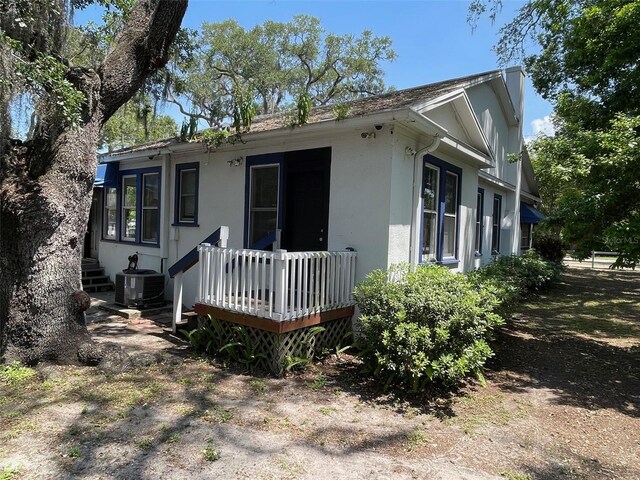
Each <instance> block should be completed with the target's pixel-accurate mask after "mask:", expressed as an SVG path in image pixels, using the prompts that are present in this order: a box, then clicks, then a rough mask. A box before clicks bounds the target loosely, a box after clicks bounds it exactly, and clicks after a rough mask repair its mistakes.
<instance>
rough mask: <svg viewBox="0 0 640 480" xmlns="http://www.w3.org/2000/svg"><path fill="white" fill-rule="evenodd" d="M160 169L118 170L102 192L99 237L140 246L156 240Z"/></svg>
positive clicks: (158, 230) (152, 243)
mask: <svg viewBox="0 0 640 480" xmlns="http://www.w3.org/2000/svg"><path fill="white" fill-rule="evenodd" d="M160 173H161V169H160V168H145V169H141V170H128V171H124V172H120V177H119V178H120V180H119V182H118V186H117V187H116V188H108V189H107V191H106V192H105V195H104V214H105V215H104V220H103V231H102V238H103V239H105V240H116V241H117V240H119V241H121V242H131V243H138V244H144V245H152V246H158V245H159V243H160Z"/></svg>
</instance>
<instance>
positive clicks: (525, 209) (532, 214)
mask: <svg viewBox="0 0 640 480" xmlns="http://www.w3.org/2000/svg"><path fill="white" fill-rule="evenodd" d="M540 220H544V215H543V214H541V213H540V212H539V211H538V210H536V209H535V208H533V207H532V206H531V205H527V204H526V203H521V204H520V223H538V222H539V221H540Z"/></svg>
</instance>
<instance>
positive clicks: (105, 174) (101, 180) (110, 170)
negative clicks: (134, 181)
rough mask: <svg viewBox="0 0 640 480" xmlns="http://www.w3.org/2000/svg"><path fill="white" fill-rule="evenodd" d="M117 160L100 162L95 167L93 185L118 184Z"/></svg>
mask: <svg viewBox="0 0 640 480" xmlns="http://www.w3.org/2000/svg"><path fill="white" fill-rule="evenodd" d="M118 170H119V167H118V162H112V163H101V164H99V165H98V168H96V180H95V181H94V182H93V186H94V187H115V186H117V185H118Z"/></svg>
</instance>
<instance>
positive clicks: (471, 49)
mask: <svg viewBox="0 0 640 480" xmlns="http://www.w3.org/2000/svg"><path fill="white" fill-rule="evenodd" d="M523 3H524V2H521V1H515V0H505V1H504V8H503V11H502V14H501V16H500V17H498V19H497V21H496V24H495V25H491V22H490V21H489V19H488V18H487V19H484V20H483V21H482V22H480V24H479V25H478V28H477V30H476V31H475V32H472V31H471V28H470V27H469V25H468V24H467V7H468V5H469V1H468V0H411V1H393V0H377V1H371V0H356V1H343V0H258V1H256V0H251V1H250V0H190V2H189V8H188V10H187V13H186V15H185V18H184V20H183V23H182V24H183V26H185V27H189V28H195V29H198V28H199V27H200V25H201V24H202V22H218V21H222V20H225V19H227V18H234V19H235V20H236V21H238V22H239V23H240V24H241V25H242V26H244V27H245V28H249V27H252V26H254V25H256V24H259V23H262V22H264V21H265V20H267V19H270V20H277V21H289V20H291V18H292V17H293V16H294V15H296V14H300V13H304V14H308V15H313V16H316V17H318V18H320V19H321V23H322V25H323V27H324V28H325V29H326V30H327V31H330V32H333V33H338V34H346V33H352V34H358V33H360V32H362V31H363V30H365V29H368V30H371V31H372V32H373V33H374V34H375V35H379V36H384V35H386V36H388V37H390V38H391V40H392V41H393V48H394V50H395V51H396V53H397V54H398V58H397V59H396V60H395V61H394V62H392V63H388V64H386V65H385V66H384V70H385V72H386V78H385V81H386V83H387V85H389V86H393V87H395V88H397V89H402V88H409V87H415V86H417V85H424V84H427V83H432V82H437V81H440V80H446V79H448V78H455V77H461V76H465V75H469V74H473V73H480V72H485V71H488V70H494V69H496V68H498V63H497V59H496V56H495V54H494V52H493V51H492V49H491V47H492V46H493V44H494V43H495V41H496V39H497V35H498V29H499V26H500V25H502V24H503V23H505V22H506V21H507V20H509V19H510V18H512V17H513V15H514V12H515V11H516V10H517V9H518V7H519V6H520V5H522V4H523ZM94 15H95V12H77V13H76V15H75V20H76V23H77V24H82V23H84V22H85V21H86V20H87V18H91V17H92V16H94ZM94 18H95V17H94ZM167 113H171V112H169V111H168V112H167ZM550 113H551V105H550V104H549V103H548V102H546V101H544V100H543V99H542V98H540V97H539V96H538V95H536V93H535V91H534V90H533V87H532V86H531V84H530V83H528V84H527V89H526V93H525V122H524V125H523V127H524V134H525V136H532V135H534V134H536V133H537V131H538V130H539V129H541V128H545V127H546V125H547V121H548V116H549V115H550ZM545 117H547V119H546V120H545ZM181 121H182V119H181V118H178V123H181Z"/></svg>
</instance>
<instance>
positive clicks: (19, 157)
mask: <svg viewBox="0 0 640 480" xmlns="http://www.w3.org/2000/svg"><path fill="white" fill-rule="evenodd" d="M186 6H187V0H141V1H140V2H138V4H136V6H135V7H134V9H133V10H132V11H131V13H130V14H129V16H128V19H127V21H126V23H125V26H124V27H123V30H122V31H121V33H120V34H119V35H118V37H117V38H116V41H115V46H114V48H113V50H112V51H111V53H109V55H108V56H107V58H106V60H105V62H104V64H103V66H102V68H101V69H100V70H99V71H98V72H92V71H81V70H78V69H76V70H70V72H69V74H68V78H69V79H70V80H71V81H72V82H73V83H74V85H76V87H77V88H78V89H80V90H81V91H83V93H85V95H86V98H87V102H86V104H85V106H84V110H83V116H82V124H81V126H80V128H72V127H65V128H59V127H57V126H56V125H47V124H46V122H47V119H46V118H44V119H43V122H44V124H42V125H40V128H39V132H41V133H40V136H38V133H36V137H35V138H34V140H33V141H31V142H28V143H25V144H22V143H20V142H13V143H12V144H11V145H10V146H9V147H7V148H6V149H5V150H4V152H5V154H4V155H3V158H0V173H2V175H0V179H2V184H1V185H0V358H2V357H4V358H5V359H6V360H9V359H18V360H21V361H23V362H25V363H28V364H35V363H37V362H38V361H41V360H50V361H55V362H59V363H77V362H78V361H79V360H87V359H90V360H96V359H99V358H97V356H95V355H92V354H91V353H90V351H89V350H90V349H87V348H83V349H82V351H83V355H82V356H81V357H84V358H79V356H78V355H79V352H78V349H79V347H80V346H83V345H85V346H86V345H90V344H91V343H90V342H91V341H90V336H89V333H88V331H87V328H86V326H85V317H84V311H85V310H86V309H87V308H88V307H89V297H88V295H87V294H86V293H84V292H83V291H82V283H81V257H82V246H83V239H84V235H85V233H86V230H87V221H88V216H89V209H90V206H91V195H92V189H93V182H94V177H95V169H96V163H97V162H96V148H97V144H98V134H99V131H100V128H101V127H102V125H103V124H104V122H106V121H107V120H108V119H109V117H110V116H111V115H113V113H115V111H116V110H117V109H118V108H119V107H120V106H121V105H122V104H123V103H125V102H126V101H127V100H128V99H129V98H131V96H132V95H133V94H134V93H135V91H136V90H137V89H138V88H139V87H140V85H141V84H142V82H143V81H144V79H145V78H146V77H147V76H148V75H149V74H150V73H151V72H152V71H153V70H155V69H157V68H159V67H161V66H163V65H164V64H165V63H166V61H167V53H168V49H169V46H170V45H171V42H172V41H173V39H174V38H175V35H176V33H177V31H178V28H179V26H180V22H181V21H182V17H183V15H184V12H185V10H186ZM52 132H55V135H52ZM0 151H2V149H0ZM88 352H89V353H88Z"/></svg>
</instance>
